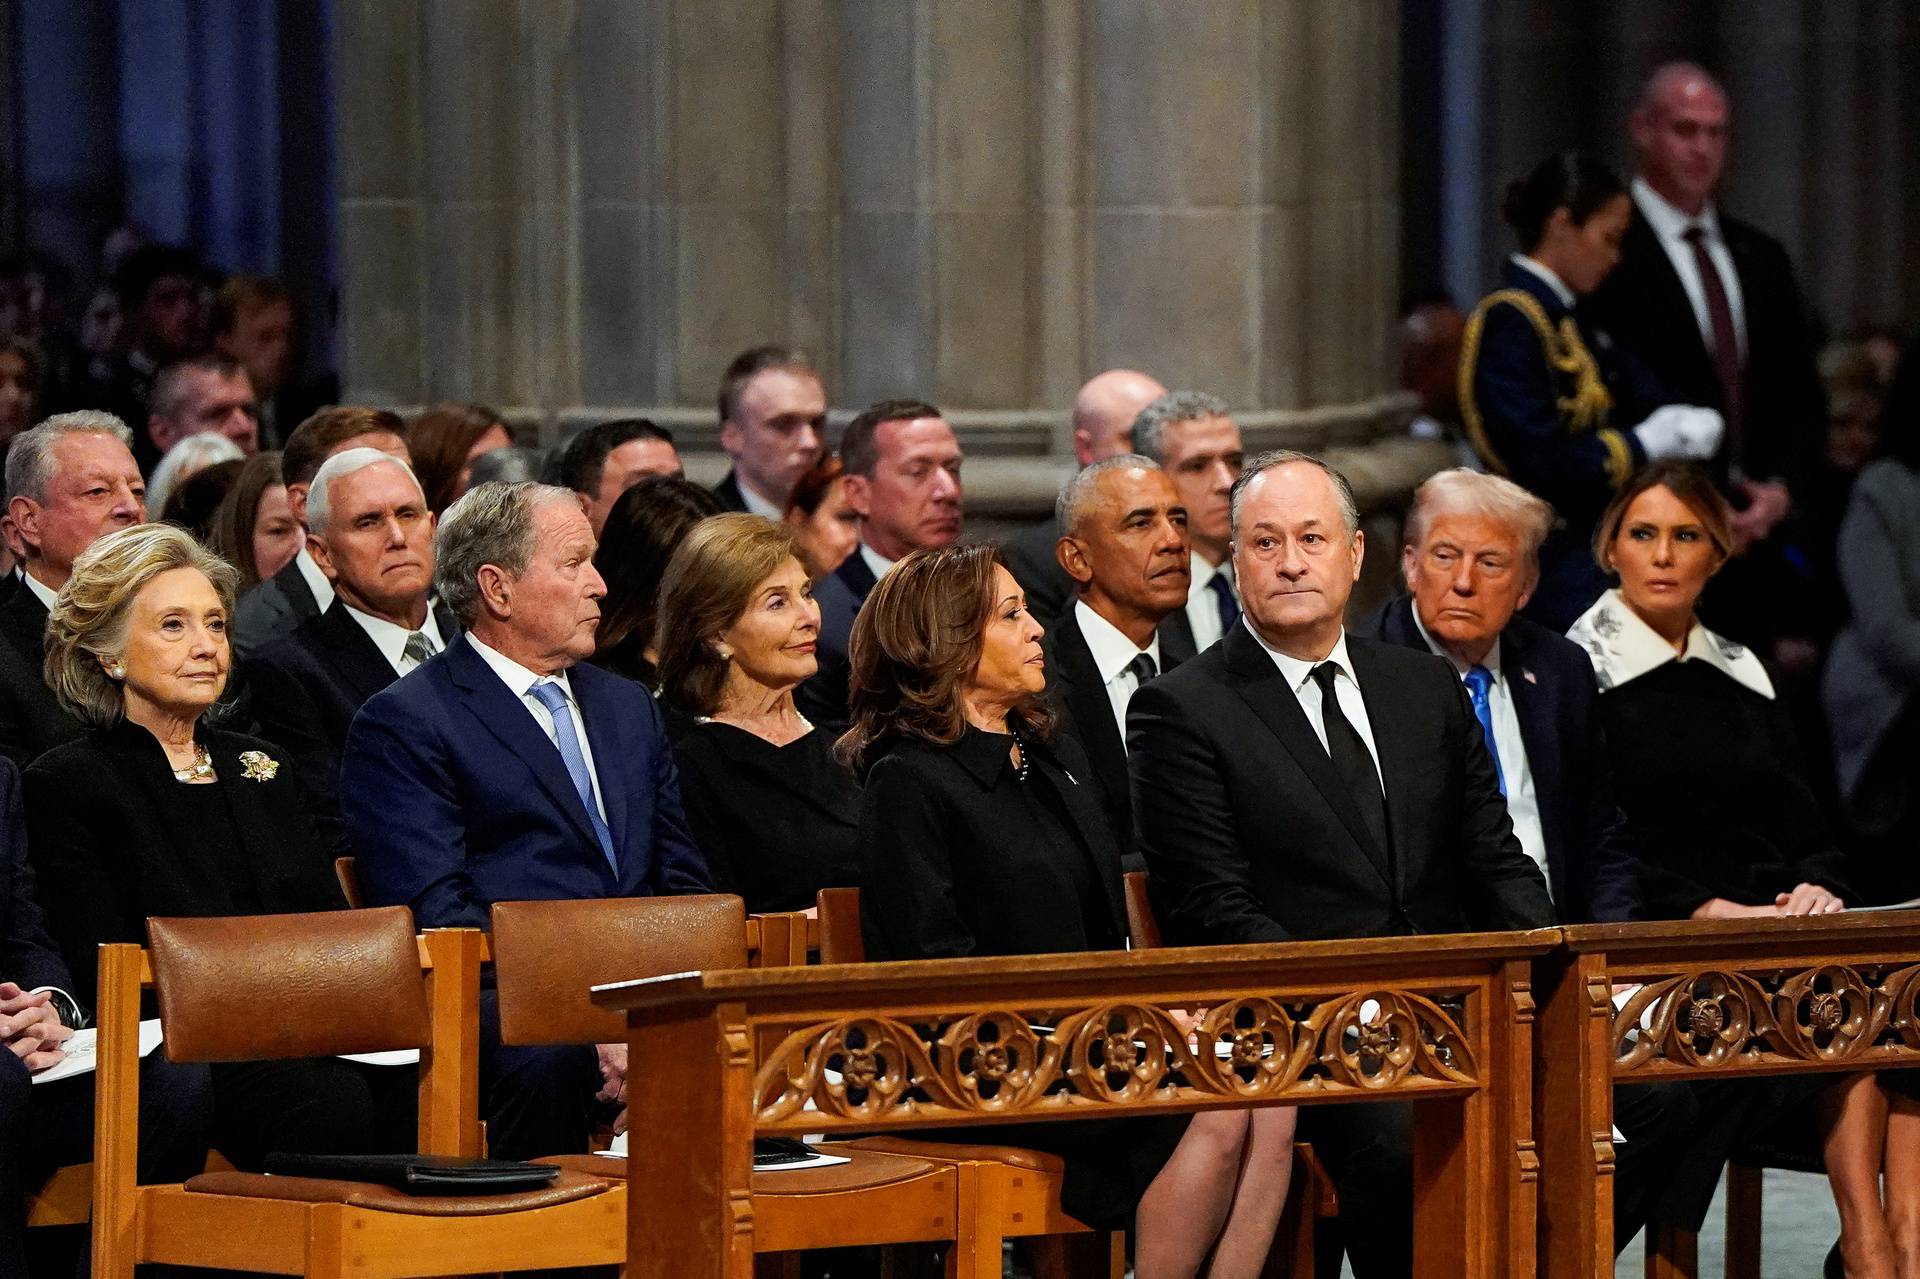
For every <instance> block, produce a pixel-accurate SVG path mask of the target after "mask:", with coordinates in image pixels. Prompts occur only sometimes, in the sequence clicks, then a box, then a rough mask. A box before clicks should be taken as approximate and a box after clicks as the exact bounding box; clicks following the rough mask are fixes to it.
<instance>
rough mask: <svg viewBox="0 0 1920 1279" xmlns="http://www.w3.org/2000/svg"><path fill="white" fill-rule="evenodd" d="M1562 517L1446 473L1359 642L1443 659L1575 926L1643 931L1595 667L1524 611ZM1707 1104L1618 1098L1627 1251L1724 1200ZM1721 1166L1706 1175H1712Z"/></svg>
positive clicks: (1618, 1216)
mask: <svg viewBox="0 0 1920 1279" xmlns="http://www.w3.org/2000/svg"><path fill="white" fill-rule="evenodd" d="M1552 522H1553V508H1552V507H1550V506H1548V505H1547V504H1546V503H1545V502H1543V501H1542V500H1540V499H1539V498H1537V497H1535V496H1534V495H1533V494H1531V493H1529V492H1527V491H1526V490H1525V489H1523V488H1521V487H1520V486H1519V485H1518V484H1515V483H1513V482H1512V481H1511V480H1505V479H1501V478H1500V477H1498V476H1494V475H1483V474H1481V473H1479V472H1477V471H1470V470H1465V469H1457V470H1451V471H1442V472H1440V474H1438V475H1435V476H1433V477H1432V478H1430V479H1429V480H1427V482H1426V483H1424V484H1422V485H1421V486H1420V489H1419V492H1418V493H1416V494H1415V495H1414V506H1413V511H1412V513H1411V514H1410V515H1409V517H1408V519H1407V535H1406V545H1405V547H1404V548H1403V549H1402V552H1401V567H1402V569H1403V570H1404V572H1405V573H1406V578H1407V585H1408V586H1409V587H1410V588H1411V590H1412V594H1410V595H1404V596H1402V597H1400V598H1399V599H1396V600H1393V601H1392V602H1390V603H1389V604H1387V606H1386V607H1385V608H1384V609H1382V610H1381V612H1380V613H1379V614H1378V615H1376V616H1375V617H1374V618H1373V620H1372V621H1371V623H1369V624H1368V625H1366V626H1362V627H1357V628H1355V630H1356V633H1358V634H1363V635H1369V636H1371V637H1373V638H1376V639H1382V640H1386V641H1387V642H1388V643H1391V644H1399V645H1401V646H1402V647H1405V648H1411V649H1416V650H1418V651H1420V652H1429V651H1431V652H1433V653H1435V654H1438V655H1439V656H1441V657H1443V658H1445V659H1446V660H1447V661H1448V662H1449V663H1451V664H1452V666H1453V669H1454V671H1455V673H1456V674H1458V675H1459V676H1460V681H1461V683H1462V684H1464V685H1465V686H1466V689H1467V698H1468V701H1469V702H1471V703H1472V706H1473V712H1474V717H1475V718H1476V719H1477V720H1479V721H1480V726H1481V732H1482V734H1483V735H1484V736H1485V737H1486V741H1487V749H1488V750H1489V751H1490V752H1491V753H1492V755H1493V759H1494V768H1495V770H1496V772H1497V774H1498V779H1499V783H1500V789H1501V792H1502V793H1503V794H1504V795H1505V796H1506V801H1507V812H1508V814H1509V815H1510V816H1511V817H1512V818H1513V832H1514V835H1515V836H1516V837H1518V839H1519V841H1520V847H1521V850H1522V851H1523V852H1525V853H1526V854H1527V855H1528V856H1529V857H1531V858H1532V859H1533V860H1534V861H1535V862H1537V863H1538V864H1539V865H1540V868H1541V870H1542V871H1544V872H1545V874H1546V877H1547V891H1548V892H1549V894H1550V895H1551V896H1552V898H1553V906H1554V913H1555V915H1556V916H1557V917H1558V919H1559V922H1561V923H1563V924H1585V923H1592V922H1596V921H1612V920H1623V919H1629V918H1632V917H1633V916H1634V914H1635V913H1636V907H1637V905H1638V903H1639V901H1640V895H1641V878H1640V875H1641V864H1640V861H1639V858H1638V857H1637V856H1636V854H1635V852H1634V849H1633V842H1632V838H1631V835H1630V833H1629V831H1628V830H1627V825H1626V818H1625V817H1624V816H1623V815H1622V814H1621V812H1620V809H1619V806H1618V805H1617V804H1616V803H1615V802H1614V797H1613V769H1612V766H1611V765H1610V764H1609V762H1608V756H1607V746H1606V741H1605V739H1604V738H1603V736H1602V735H1601V729H1600V717H1599V713H1598V708H1597V707H1596V706H1595V704H1594V703H1595V701H1596V699H1597V698H1598V697H1599V688H1598V686H1597V685H1596V684H1595V682H1594V677H1593V665H1592V663H1591V662H1589V661H1588V660H1587V655H1586V654H1585V653H1584V652H1583V651H1581V649H1580V648H1579V646H1578V645H1576V644H1574V643H1573V642H1572V641H1571V640H1569V639H1567V638H1566V637H1564V636H1561V635H1556V634H1554V633H1553V632H1552V631H1550V630H1548V629H1546V628H1545V627H1543V626H1541V625H1539V624H1538V623H1536V622H1531V621H1528V620H1527V619H1526V618H1524V617H1518V616H1516V615H1515V612H1516V610H1518V609H1519V608H1520V607H1521V606H1522V605H1524V604H1525V603H1526V601H1527V596H1528V594H1529V593H1530V592H1531V591H1532V589H1533V586H1534V584H1535V583H1536V582H1537V581H1538V580H1539V572H1540V569H1539V555H1540V544H1541V543H1542V542H1543V541H1544V540H1545V538H1546V535H1547V529H1548V528H1549V526H1550V525H1551V524H1552ZM1695 1108H1696V1101H1695V1096H1694V1094H1693V1092H1692V1091H1691V1090H1690V1089H1688V1088H1687V1087H1686V1086H1685V1085H1680V1084H1653V1085H1648V1086H1644V1087H1633V1088H1619V1089H1616V1090H1615V1092H1614V1116H1615V1123H1616V1125H1617V1126H1618V1127H1619V1129H1620V1130H1621V1132H1622V1134H1623V1135H1624V1136H1625V1137H1626V1140H1625V1141H1624V1142H1623V1143H1621V1144H1620V1146H1619V1149H1618V1151H1617V1157H1618V1164H1617V1171H1616V1174H1615V1178H1614V1185H1615V1195H1614V1201H1613V1203H1614V1245H1615V1250H1616V1251H1617V1250H1618V1249H1619V1248H1622V1247H1625V1246H1626V1244H1627V1242H1628V1241H1629V1240H1631V1239H1632V1238H1633V1236H1634V1235H1635V1234H1636V1233H1638V1232H1639V1230H1640V1228H1641V1227H1642V1226H1644V1225H1645V1224H1646V1222H1647V1220H1648V1218H1649V1216H1651V1215H1654V1214H1656V1213H1657V1212H1658V1211H1659V1209H1660V1207H1661V1206H1662V1204H1663V1202H1665V1201H1667V1200H1670V1199H1673V1198H1674V1197H1676V1196H1680V1195H1686V1196H1691V1194H1692V1193H1694V1188H1695V1187H1702V1188H1704V1192H1705V1193H1706V1194H1708V1195H1711V1194H1712V1192H1713V1186H1714V1184H1715V1183H1716V1182H1717V1181H1718V1180H1719V1173H1720V1169H1719V1165H1718V1162H1717V1160H1712V1161H1709V1160H1690V1159H1689V1157H1688V1148H1689V1146H1690V1145H1691V1144H1692V1143H1691V1141H1690V1138H1691V1135H1692V1128H1693V1125H1694V1123H1695ZM1709 1164H1710V1165H1711V1166H1707V1165H1709Z"/></svg>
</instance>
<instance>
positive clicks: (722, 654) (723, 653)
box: [713, 648, 733, 662]
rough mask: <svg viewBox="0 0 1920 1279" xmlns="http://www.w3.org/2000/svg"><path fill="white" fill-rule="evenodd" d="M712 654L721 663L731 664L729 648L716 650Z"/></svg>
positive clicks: (731, 653) (731, 654)
mask: <svg viewBox="0 0 1920 1279" xmlns="http://www.w3.org/2000/svg"><path fill="white" fill-rule="evenodd" d="M713 652H714V656H716V657H718V658H719V659H720V660H721V661H723V662H731V661H732V660H733V650H732V649H730V648H716V649H714V650H713Z"/></svg>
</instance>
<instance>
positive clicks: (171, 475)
mask: <svg viewBox="0 0 1920 1279" xmlns="http://www.w3.org/2000/svg"><path fill="white" fill-rule="evenodd" d="M244 457H246V454H245V453H243V452H241V451H240V446H239V445H238V444H235V443H234V442H233V441H232V440H230V439H228V438H227V437H226V436H224V435H222V434H220V432H218V431H196V432H194V433H193V434H192V435H189V436H188V437H187V438H186V439H184V440H181V441H180V442H179V443H178V444H176V445H174V446H173V447H172V448H170V449H168V450H167V455H166V456H165V457H163V458H161V459H160V464H159V465H158V466H156V467H154V468H153V478H152V479H150V480H148V481H147V509H148V510H150V511H153V512H154V513H155V517H156V518H158V514H159V512H161V511H164V510H165V509H166V507H167V498H168V497H169V496H171V495H172V493H173V491H174V490H175V489H177V488H179V487H180V485H182V484H183V483H185V482H186V481H187V480H189V479H192V478H193V477H194V476H195V475H198V474H199V473H200V472H201V471H204V470H206V469H207V468H208V467H209V466H214V465H216V464H218V463H220V462H238V461H240V460H241V459H243V458H244Z"/></svg>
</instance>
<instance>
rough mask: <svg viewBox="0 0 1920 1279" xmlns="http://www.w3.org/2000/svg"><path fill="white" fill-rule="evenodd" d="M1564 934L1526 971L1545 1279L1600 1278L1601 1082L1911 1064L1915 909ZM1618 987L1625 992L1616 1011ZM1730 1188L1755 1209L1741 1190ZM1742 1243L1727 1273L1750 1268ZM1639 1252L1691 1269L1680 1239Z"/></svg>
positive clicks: (1915, 1024)
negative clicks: (1532, 1001)
mask: <svg viewBox="0 0 1920 1279" xmlns="http://www.w3.org/2000/svg"><path fill="white" fill-rule="evenodd" d="M1562 931H1563V935H1564V938H1565V941H1564V943H1563V946H1562V948H1561V949H1560V950H1558V951H1556V952H1555V953H1553V954H1552V955H1549V956H1547V957H1545V958H1544V959H1543V960H1541V962H1540V963H1539V964H1538V966H1537V974H1538V991H1539V999H1540V1006H1541V1012H1540V1024H1539V1029H1538V1032H1537V1033H1536V1035H1535V1036H1534V1042H1533V1047H1534V1052H1535V1054H1536V1057H1535V1060H1536V1065H1535V1069H1534V1072H1533V1073H1534V1080H1535V1088H1536V1093H1535V1097H1534V1112H1535V1113H1536V1114H1537V1115H1538V1116H1539V1117H1540V1122H1539V1133H1540V1137H1539V1140H1540V1157H1541V1164H1542V1169H1543V1172H1542V1179H1543V1182H1544V1195H1543V1204H1542V1212H1541V1216H1540V1255H1541V1257H1543V1258H1544V1259H1545V1263H1546V1264H1545V1274H1546V1276H1547V1279H1573V1277H1574V1276H1579V1279H1610V1277H1611V1276H1612V1275H1613V1273H1614V1261H1613V1231H1612V1219H1613V1170H1614V1169H1613V1158H1614V1151H1613V1142H1612V1131H1613V1085H1614V1084H1615V1083H1633V1082H1639V1081H1645V1082H1651V1081H1654V1080H1673V1079H1705V1078H1710V1077H1713V1078H1726V1077H1730V1076H1761V1075H1777V1074H1789V1073H1800V1072H1824V1073H1841V1072H1852V1071H1862V1070H1886V1069H1891V1068H1910V1067H1913V1066H1917V1065H1920V1008H1916V1000H1920V912H1916V911H1885V912H1863V913H1857V914H1855V913H1843V914H1839V915H1824V916H1820V917H1817V918H1811V917H1810V918H1800V919H1769V920H1759V921H1755V920H1703V921H1680V922H1671V923H1669V922H1660V923H1642V924H1591V925H1583V926H1580V927H1575V928H1567V929H1564V930H1562ZM1616 984H1631V985H1633V986H1636V987H1638V990H1637V991H1636V992H1635V993H1634V994H1633V995H1632V997H1630V998H1629V999H1628V1000H1627V1001H1626V1002H1625V1003H1624V1004H1623V1005H1622V1006H1621V1007H1620V1008H1619V1009H1618V1010H1616V1009H1615V1007H1614V1004H1613V1002H1612V1001H1613V988H1614V986H1615V985H1616ZM1643 1022H1644V1024H1645V1026H1647V1027H1651V1029H1644V1028H1642V1027H1643ZM1731 1189H1733V1190H1735V1191H1742V1192H1743V1193H1741V1194H1739V1195H1738V1196H1736V1197H1737V1198H1739V1199H1740V1200H1741V1202H1742V1203H1744V1204H1745V1205H1746V1210H1747V1211H1749V1212H1757V1209H1758V1204H1757V1196H1756V1195H1755V1194H1754V1193H1753V1189H1754V1187H1753V1186H1752V1184H1751V1183H1749V1184H1746V1185H1745V1186H1734V1187H1731ZM1739 1210H1740V1204H1730V1205H1729V1220H1728V1232H1729V1239H1730V1240H1737V1239H1739V1238H1741V1237H1742V1235H1741V1230H1742V1228H1741V1226H1740V1225H1739V1223H1737V1222H1736V1221H1735V1220H1734V1214H1735V1213H1736V1212H1738V1211H1739ZM1753 1234H1754V1231H1753V1229H1752V1228H1751V1225H1749V1227H1748V1228H1746V1231H1745V1237H1746V1238H1747V1239H1748V1241H1749V1242H1748V1243H1747V1245H1746V1246H1745V1247H1744V1248H1743V1249H1741V1250H1740V1251H1739V1252H1738V1253H1737V1255H1735V1256H1733V1257H1731V1258H1730V1259H1729V1265H1730V1269H1729V1271H1728V1273H1729V1275H1733V1276H1738V1275H1741V1274H1743V1273H1744V1274H1753V1273H1755V1271H1754V1270H1748V1269H1746V1267H1748V1266H1754V1267H1756V1268H1757V1263H1758V1254H1757V1249H1756V1248H1754V1247H1753V1246H1752V1242H1751V1241H1752V1238H1753ZM1648 1248H1649V1256H1648V1263H1647V1273H1648V1274H1649V1275H1650V1276H1659V1277H1661V1279H1682V1277H1683V1276H1691V1275H1693V1274H1695V1273H1696V1271H1697V1269H1698V1259H1697V1257H1696V1256H1695V1255H1694V1254H1695V1249H1694V1238H1693V1236H1692V1235H1678V1234H1664V1235H1650V1237H1649V1239H1648Z"/></svg>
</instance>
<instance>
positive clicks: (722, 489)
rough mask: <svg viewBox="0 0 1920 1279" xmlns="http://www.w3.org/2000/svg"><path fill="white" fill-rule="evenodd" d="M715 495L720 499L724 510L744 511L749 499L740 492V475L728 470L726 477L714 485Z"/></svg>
mask: <svg viewBox="0 0 1920 1279" xmlns="http://www.w3.org/2000/svg"><path fill="white" fill-rule="evenodd" d="M713 495H714V497H716V498H718V499H719V500H720V509H721V510H722V511H744V510H746V509H747V499H746V498H745V497H744V496H742V495H741V493H740V477H739V476H738V475H736V474H734V473H733V472H732V471H728V472H727V474H726V478H725V479H723V480H721V481H720V482H719V483H718V484H716V485H714V486H713Z"/></svg>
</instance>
